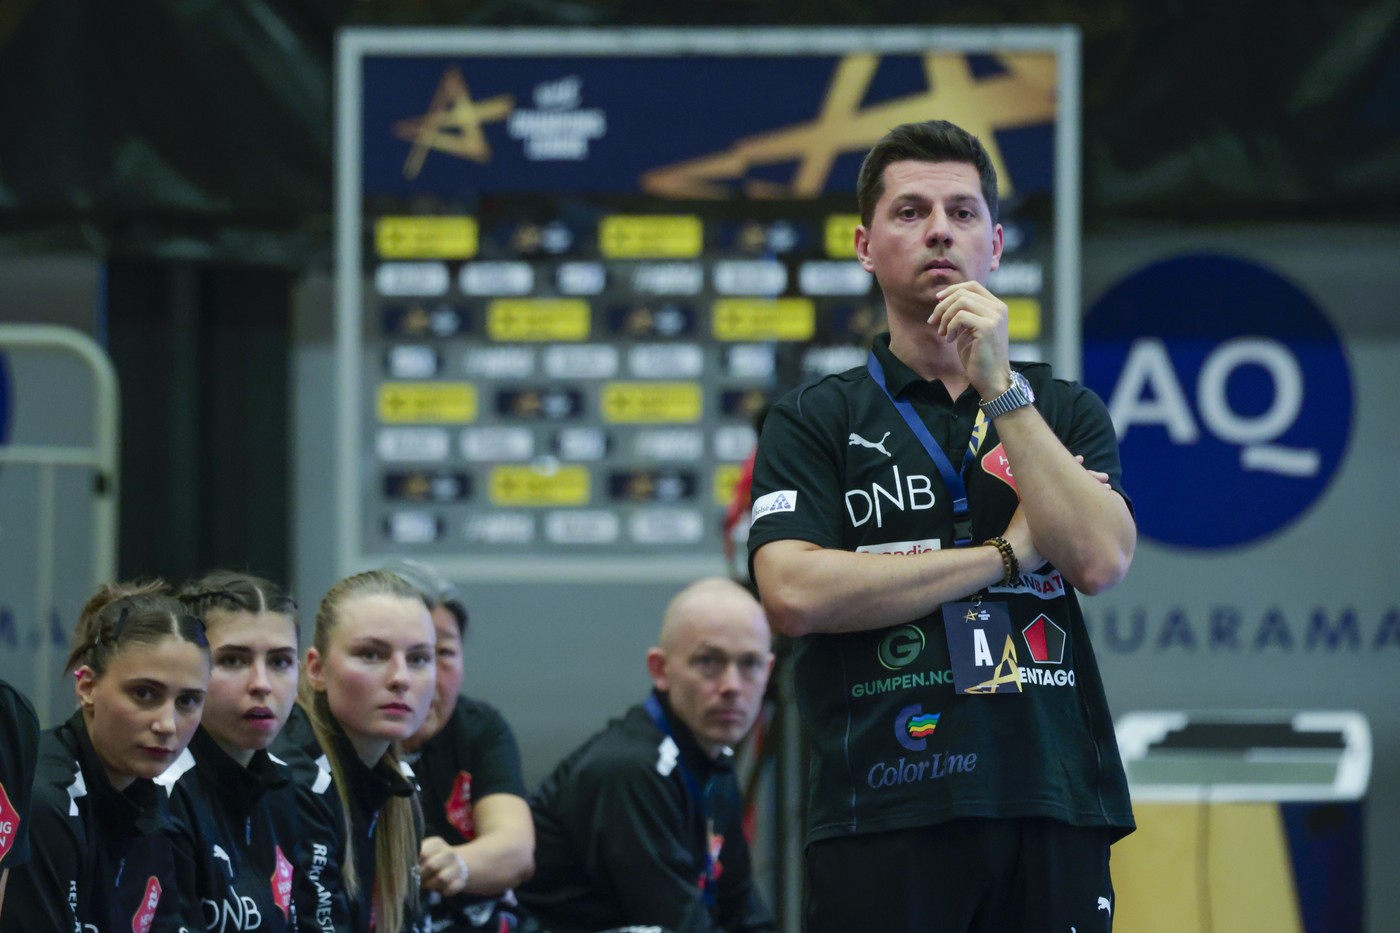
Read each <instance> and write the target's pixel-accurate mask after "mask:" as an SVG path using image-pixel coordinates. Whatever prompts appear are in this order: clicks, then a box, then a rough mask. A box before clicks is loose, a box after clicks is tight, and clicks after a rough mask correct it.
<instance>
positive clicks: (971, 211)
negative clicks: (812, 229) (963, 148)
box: [856, 160, 1002, 319]
mask: <svg viewBox="0 0 1400 933" xmlns="http://www.w3.org/2000/svg"><path fill="white" fill-rule="evenodd" d="M884 180H885V184H884V191H883V192H882V193H881V195H880V199H879V200H878V201H877V202H876V203H875V208H874V210H873V211H872V214H871V218H870V225H869V226H868V227H867V226H865V225H861V226H860V227H857V228H856V256H857V257H858V258H859V259H860V263H861V265H862V266H864V267H865V269H866V271H868V272H872V273H874V274H875V278H876V279H877V280H878V281H879V283H880V289H881V291H882V292H884V295H885V301H886V303H887V305H889V307H890V310H891V311H893V312H896V313H899V312H903V311H906V310H907V311H908V312H909V313H911V314H912V315H913V316H914V317H915V318H919V319H922V318H926V317H927V316H928V309H930V308H932V307H933V305H935V304H937V301H938V299H937V294H938V292H939V291H941V290H942V289H944V288H946V287H947V286H949V285H951V284H953V283H955V282H970V281H975V282H981V283H982V284H984V285H985V284H986V282H987V278H988V276H990V275H991V273H992V270H993V269H995V268H996V267H997V265H998V264H999V263H1000V261H1001V249H1002V230H1001V225H1000V224H997V223H993V222H992V218H991V210H990V209H989V208H988V206H987V201H986V199H985V198H984V197H983V196H982V187H981V179H980V177H979V176H978V174H977V169H976V168H974V167H973V166H972V165H971V164H970V163H967V162H918V161H912V160H906V161H901V162H892V163H890V164H889V165H887V166H885V175H884Z"/></svg>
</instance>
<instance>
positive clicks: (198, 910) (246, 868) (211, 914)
mask: <svg viewBox="0 0 1400 933" xmlns="http://www.w3.org/2000/svg"><path fill="white" fill-rule="evenodd" d="M179 598H180V601H181V602H182V603H184V604H185V605H186V606H187V607H188V608H189V610H190V611H191V612H193V613H194V614H195V615H197V616H199V617H200V618H201V619H202V620H204V626H205V629H206V631H207V632H208V636H209V655H210V659H211V661H212V673H211V674H210V676H209V695H208V697H207V699H206V700H205V702H204V717H203V719H202V720H201V722H200V726H199V729H198V731H196V732H195V734H194V738H193V739H191V740H190V746H189V748H187V749H186V750H185V753H184V754H183V755H181V756H180V758H179V759H178V760H177V761H176V762H175V764H174V765H173V766H171V768H170V769H169V770H168V771H166V772H165V773H164V774H163V775H161V776H160V778H159V779H158V783H160V784H162V785H164V786H165V787H166V789H167V790H169V791H170V805H171V809H172V811H173V812H174V814H175V816H176V821H177V827H178V829H177V843H176V844H177V847H178V848H179V849H180V850H181V851H182V853H183V854H185V856H186V857H185V858H184V859H181V860H179V868H180V889H181V895H182V897H183V898H184V899H185V901H186V903H187V906H186V908H185V916H186V918H187V922H191V923H193V922H198V923H199V929H201V930H206V931H211V933H234V931H251V930H257V931H268V933H282V931H287V930H294V929H295V928H296V907H295V904H294V903H293V893H292V892H293V874H294V872H293V864H294V859H295V858H296V836H297V807H296V792H295V790H294V789H293V787H292V783H291V777H292V774H291V770H290V769H289V768H288V767H287V766H286V765H285V764H283V763H281V762H279V761H277V760H276V759H274V758H273V757H272V756H271V755H269V754H268V752H267V749H268V747H269V746H271V745H272V741H273V739H275V738H277V734H278V733H279V732H281V731H282V727H283V726H284V725H285V724H286V722H287V716H288V714H290V713H291V711H292V706H293V704H294V703H295V702H296V693H297V665H298V658H297V620H296V615H295V613H296V604H295V603H294V602H292V600H291V599H290V598H289V597H288V596H286V595H285V594H284V593H283V592H282V591H281V590H280V589H278V587H277V586H276V584H273V583H270V582H268V581H267V580H263V579H260V578H258V577H253V576H248V575H246V574H240V573H233V572H231V571H227V570H216V571H213V572H211V573H207V574H205V575H204V576H202V577H200V578H199V579H197V580H195V581H193V582H191V583H188V584H186V585H185V587H184V588H183V589H181V591H180V594H179ZM196 918H197V919H196Z"/></svg>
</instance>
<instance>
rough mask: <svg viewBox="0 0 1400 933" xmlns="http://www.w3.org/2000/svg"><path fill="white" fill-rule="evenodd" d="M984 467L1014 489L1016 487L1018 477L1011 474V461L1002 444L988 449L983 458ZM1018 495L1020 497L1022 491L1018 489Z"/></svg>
mask: <svg viewBox="0 0 1400 933" xmlns="http://www.w3.org/2000/svg"><path fill="white" fill-rule="evenodd" d="M982 469H984V470H986V471H987V472H988V473H990V474H992V475H993V476H995V477H996V478H997V479H999V480H1001V481H1002V482H1003V483H1005V484H1006V485H1008V486H1010V487H1011V488H1012V489H1015V488H1016V477H1014V476H1012V475H1011V461H1010V460H1007V459H1006V451H1005V450H1004V449H1003V448H1002V446H1001V445H1000V444H998V445H996V446H995V447H993V448H992V449H991V450H989V451H987V455H986V456H985V457H983V458H982ZM1016 495H1017V497H1018V498H1019V497H1020V492H1019V491H1017V493H1016Z"/></svg>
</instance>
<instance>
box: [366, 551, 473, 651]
mask: <svg viewBox="0 0 1400 933" xmlns="http://www.w3.org/2000/svg"><path fill="white" fill-rule="evenodd" d="M383 569H384V570H387V571H388V572H389V573H392V574H396V575H398V577H399V578H400V579H402V580H403V581H404V582H406V583H407V584H408V585H409V586H411V587H413V589H414V590H416V591H417V593H418V595H419V597H420V598H422V600H423V605H425V606H427V607H428V611H430V612H431V611H432V610H434V609H436V608H437V607H438V606H442V607H443V608H445V609H446V610H447V611H448V612H450V613H452V617H453V618H454V619H456V620H457V631H458V633H459V634H461V635H462V636H464V637H465V636H466V634H467V622H468V621H470V617H469V616H468V615H467V607H466V604H465V603H463V602H462V599H461V597H460V596H459V595H458V594H457V587H456V585H455V584H454V583H453V582H452V581H451V580H449V579H447V578H446V577H444V576H443V575H442V574H440V573H438V571H437V569H436V568H435V567H433V566H432V565H431V564H427V563H424V562H423V561H421V560H414V559H413V558H410V557H406V558H404V559H402V560H396V561H391V562H389V563H387V564H385V565H384V567H383Z"/></svg>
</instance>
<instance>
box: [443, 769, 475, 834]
mask: <svg viewBox="0 0 1400 933" xmlns="http://www.w3.org/2000/svg"><path fill="white" fill-rule="evenodd" d="M446 812H447V822H448V823H450V824H451V825H452V828H453V829H455V830H457V832H459V833H461V834H462V838H463V839H465V840H467V841H468V842H470V841H471V840H473V839H475V838H476V822H475V820H473V818H472V775H471V772H470V771H459V772H458V773H457V779H456V780H455V781H453V782H452V793H450V794H448V795H447V807H446Z"/></svg>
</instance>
